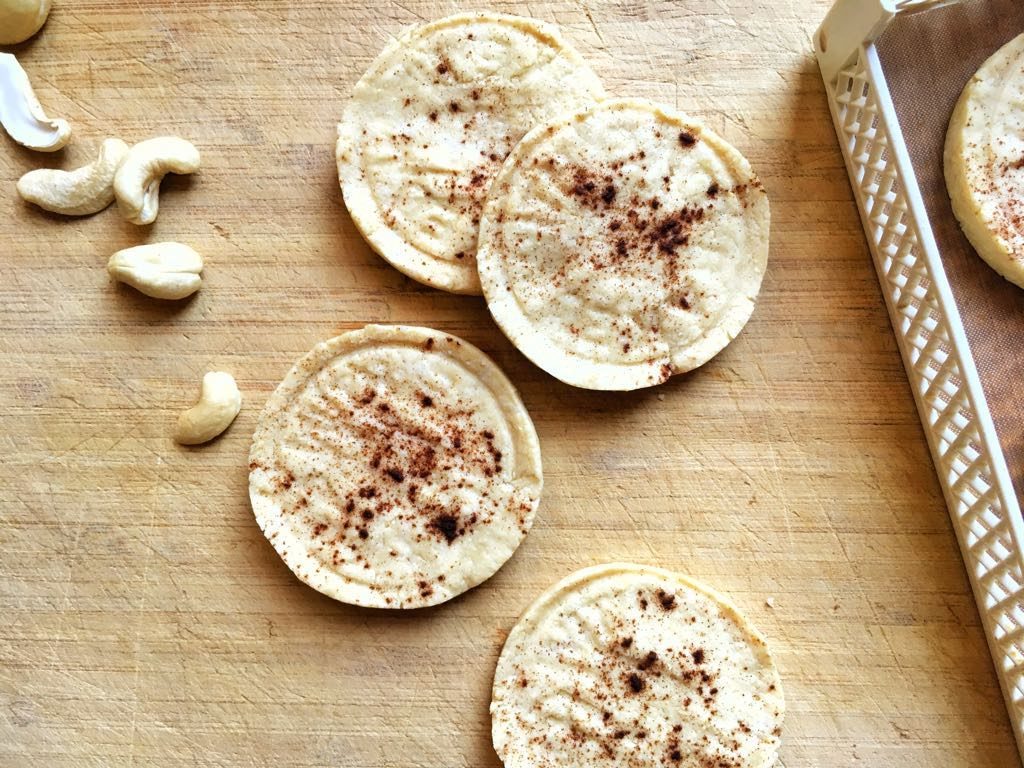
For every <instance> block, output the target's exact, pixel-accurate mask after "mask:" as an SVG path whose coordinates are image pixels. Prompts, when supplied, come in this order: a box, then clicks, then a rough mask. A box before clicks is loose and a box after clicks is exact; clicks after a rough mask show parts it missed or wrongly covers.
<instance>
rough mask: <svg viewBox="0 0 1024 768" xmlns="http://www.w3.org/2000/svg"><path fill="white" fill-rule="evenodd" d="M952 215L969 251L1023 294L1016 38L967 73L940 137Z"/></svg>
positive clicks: (1022, 58)
mask: <svg viewBox="0 0 1024 768" xmlns="http://www.w3.org/2000/svg"><path fill="white" fill-rule="evenodd" d="M944 170H945V174H946V187H947V189H948V191H949V199H950V202H951V203H952V204H953V213H954V214H955V215H956V217H957V219H958V220H959V222H960V227H961V228H962V229H963V231H964V234H965V235H967V239H968V240H970V241H971V245H973V246H974V250H976V251H977V252H978V255H979V256H981V258H983V259H984V260H985V261H987V262H988V263H989V266H991V267H992V268H993V269H994V270H996V272H998V273H999V274H1001V275H1002V276H1003V277H1005V278H1006V279H1007V280H1009V281H1010V282H1011V283H1014V284H1016V285H1019V286H1020V287H1022V288H1024V35H1018V36H1017V37H1015V38H1014V39H1013V40H1011V41H1010V42H1008V43H1007V44H1006V45H1004V46H1003V47H1002V48H1000V49H999V50H998V51H996V52H995V53H994V54H993V55H992V56H991V57H990V58H989V59H988V60H987V61H986V62H985V63H984V64H982V65H981V68H980V69H979V70H978V71H977V72H976V73H975V74H974V77H972V78H971V80H970V82H969V83H967V86H966V87H965V88H964V90H963V93H962V94H961V96H960V100H959V101H958V102H957V105H956V108H955V109H954V110H953V116H952V118H951V119H950V121H949V129H948V131H947V132H946V147H945V153H944Z"/></svg>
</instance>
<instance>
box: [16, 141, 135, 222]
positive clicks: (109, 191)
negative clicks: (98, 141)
mask: <svg viewBox="0 0 1024 768" xmlns="http://www.w3.org/2000/svg"><path fill="white" fill-rule="evenodd" d="M127 153H128V145H127V144H125V143H124V142H123V141H121V140H120V139H107V140H106V141H104V142H103V145H102V146H101V147H100V154H99V157H98V158H96V159H95V160H94V161H93V162H91V163H89V164H88V165H83V166H82V167H81V168H78V169H77V170H74V171H59V170H56V169H53V168H40V169H39V170H37V171H29V172H28V173H26V174H25V175H24V176H22V177H21V178H20V179H18V194H19V195H21V196H22V197H23V198H24V199H25V200H27V201H28V202H30V203H35V204H36V205H38V206H39V207H40V208H43V209H45V210H47V211H53V212H54V213H63V214H64V215H65V216H88V215H89V214H90V213H96V212H98V211H102V210H103V209H104V208H106V207H107V206H108V205H110V204H111V203H112V202H114V173H115V172H116V171H117V166H119V165H120V164H121V161H122V160H123V159H124V156H125V155H126V154H127Z"/></svg>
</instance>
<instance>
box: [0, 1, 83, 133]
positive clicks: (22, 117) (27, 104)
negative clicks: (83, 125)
mask: <svg viewBox="0 0 1024 768" xmlns="http://www.w3.org/2000/svg"><path fill="white" fill-rule="evenodd" d="M2 1H3V0H0V2H2ZM0 124H3V126H4V130H6V131H7V133H8V134H10V136H11V138H12V139H14V140H15V141H16V142H18V143H19V144H21V145H22V146H24V147H28V148H29V149H34V150H36V151H38V152H56V151H57V150H58V149H60V148H61V147H63V146H64V145H65V144H67V143H68V141H70V139H71V126H70V125H68V122H67V120H51V119H50V118H48V117H47V116H46V113H45V112H43V108H42V106H41V105H40V104H39V99H37V98H36V92H35V91H33V90H32V84H31V83H30V82H29V81H28V75H26V74H25V70H24V69H22V68H21V64H19V63H18V60H17V59H16V58H15V57H14V54H13V53H0Z"/></svg>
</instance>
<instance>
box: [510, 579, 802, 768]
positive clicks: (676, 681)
mask: <svg viewBox="0 0 1024 768" xmlns="http://www.w3.org/2000/svg"><path fill="white" fill-rule="evenodd" d="M784 710H785V702H784V699H783V695H782V688H781V683H780V681H779V676H778V673H777V671H776V669H775V665H774V663H773V661H772V659H771V656H770V654H769V652H768V648H767V646H766V645H765V641H764V639H763V638H762V637H761V635H760V633H758V631H757V630H756V629H755V628H754V627H752V626H751V625H750V624H749V623H748V622H747V621H746V620H745V619H744V618H743V617H742V616H741V615H740V614H739V612H738V611H737V610H736V608H734V607H733V606H732V605H730V604H729V603H728V601H726V600H725V599H724V598H722V597H720V596H718V595H716V594H715V593H714V592H712V591H711V590H709V589H707V588H706V587H704V586H702V585H699V584H697V583H696V582H693V581H690V580H689V579H686V578H684V577H682V576H679V575H678V574H674V573H671V572H669V571H665V570H662V569H660V568H651V567H647V566H640V565H629V564H610V565H601V566H596V567H593V568H585V569H584V570H581V571H577V572H576V573H574V574H572V575H570V576H568V577H567V578H565V579H563V580H562V581H560V582H559V583H558V584H556V585H555V586H553V587H552V588H551V589H549V590H548V591H547V592H545V593H544V594H543V595H541V596H540V598H538V599H537V601H536V602H535V603H534V604H533V605H531V606H530V608H528V609H527V611H526V613H525V614H524V615H523V617H522V618H521V619H520V620H519V623H518V624H516V626H515V628H513V630H512V632H511V633H510V634H509V636H508V639H507V641H506V642H505V647H504V649H503V650H502V652H501V657H500V659H499V660H498V667H497V671H496V672H495V675H494V691H493V700H492V703H491V723H492V725H491V728H492V737H493V739H494V748H495V750H496V751H497V753H498V756H499V757H501V759H502V761H503V762H504V764H505V768H603V767H604V766H608V768H612V767H613V766H630V768H661V767H665V768H770V766H772V765H774V763H775V759H776V753H777V751H778V747H779V739H780V735H781V727H782V720H783V717H784Z"/></svg>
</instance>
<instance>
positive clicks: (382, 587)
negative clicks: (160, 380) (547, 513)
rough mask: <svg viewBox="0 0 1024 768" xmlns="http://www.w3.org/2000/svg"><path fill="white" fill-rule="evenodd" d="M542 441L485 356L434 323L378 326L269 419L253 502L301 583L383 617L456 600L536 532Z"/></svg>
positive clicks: (287, 396) (328, 360) (306, 369)
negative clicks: (391, 611) (395, 610)
mask: <svg viewBox="0 0 1024 768" xmlns="http://www.w3.org/2000/svg"><path fill="white" fill-rule="evenodd" d="M542 482H543V481H542V477H541V462H540V446H539V444H538V442H537V434H536V432H535V431H534V428H533V423H532V422H531V421H530V417H529V414H527V412H526V409H525V408H524V406H523V403H522V401H521V400H520V399H519V395H518V394H517V393H516V391H515V389H514V388H513V387H512V385H511V383H509V381H508V379H507V378H506V377H505V375H504V374H503V373H502V372H501V371H500V370H499V369H498V367H497V366H496V365H495V364H494V363H493V362H492V361H491V360H490V359H489V358H488V357H487V356H486V355H484V353H482V352H481V351H480V350H478V349H476V348H475V347H473V346H472V345H470V344H468V343H466V342H465V341H462V340H461V339H457V338H455V337H454V336H451V335H448V334H445V333H441V332H438V331H433V330H430V329H428V328H415V327H410V326H380V325H368V326H366V327H365V328H363V329H361V330H358V331H352V332H350V333H346V334H344V335H342V336H338V337H337V338H334V339H331V340H330V341H325V342H323V343H321V344H318V345H317V346H316V347H314V348H313V349H312V350H311V351H310V352H309V353H308V354H307V355H306V356H305V357H303V358H302V359H300V360H299V361H298V362H297V363H296V364H295V366H294V367H293V368H292V369H291V371H290V372H289V373H288V375H287V376H286V377H285V379H284V381H282V382H281V384H280V386H278V388H277V389H276V390H275V392H274V393H273V395H271V397H270V399H269V400H268V401H267V405H266V407H265V408H264V410H263V413H262V414H261V415H260V419H259V424H258V426H257V428H256V433H255V435H254V436H253V441H252V448H251V450H250V453H249V496H250V499H251V500H252V507H253V511H254V513H255V515H256V520H257V522H258V523H259V526H260V528H261V529H262V530H263V533H264V534H265V535H266V536H267V538H268V539H269V540H270V543H271V544H273V546H274V549H276V550H277V553H278V554H279V555H280V556H281V558H282V559H283V560H284V561H285V563H287V565H288V567H289V568H291V569H292V571H293V572H294V573H295V575H296V576H298V577H299V578H300V579H301V580H302V581H304V582H305V583H307V584H308V585H309V586H311V587H313V588H314V589H317V590H319V591H320V592H323V593H324V594H325V595H328V596H330V597H333V598H335V599H336V600H341V601H342V602H346V603H352V604H354V605H363V606H370V607H375V608H417V607H422V606H428V605H435V604H437V603H441V602H444V601H445V600H449V599H451V598H453V597H455V596H456V595H458V594H460V593H462V592H464V591H466V590H467V589H470V588H471V587H474V586H476V585H477V584H479V583H480V582H482V581H484V580H485V579H487V578H489V577H490V576H491V575H493V574H494V573H495V571H497V570H498V569H499V568H500V567H501V566H502V565H503V564H504V563H505V561H506V560H508V559H509V557H511V556H512V553H513V552H515V550H516V547H518V546H519V544H520V542H521V541H522V540H523V538H524V537H525V536H526V534H527V532H528V531H529V529H530V526H531V524H532V523H533V517H534V512H535V511H536V508H537V504H538V501H539V499H540V492H541V486H542Z"/></svg>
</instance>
